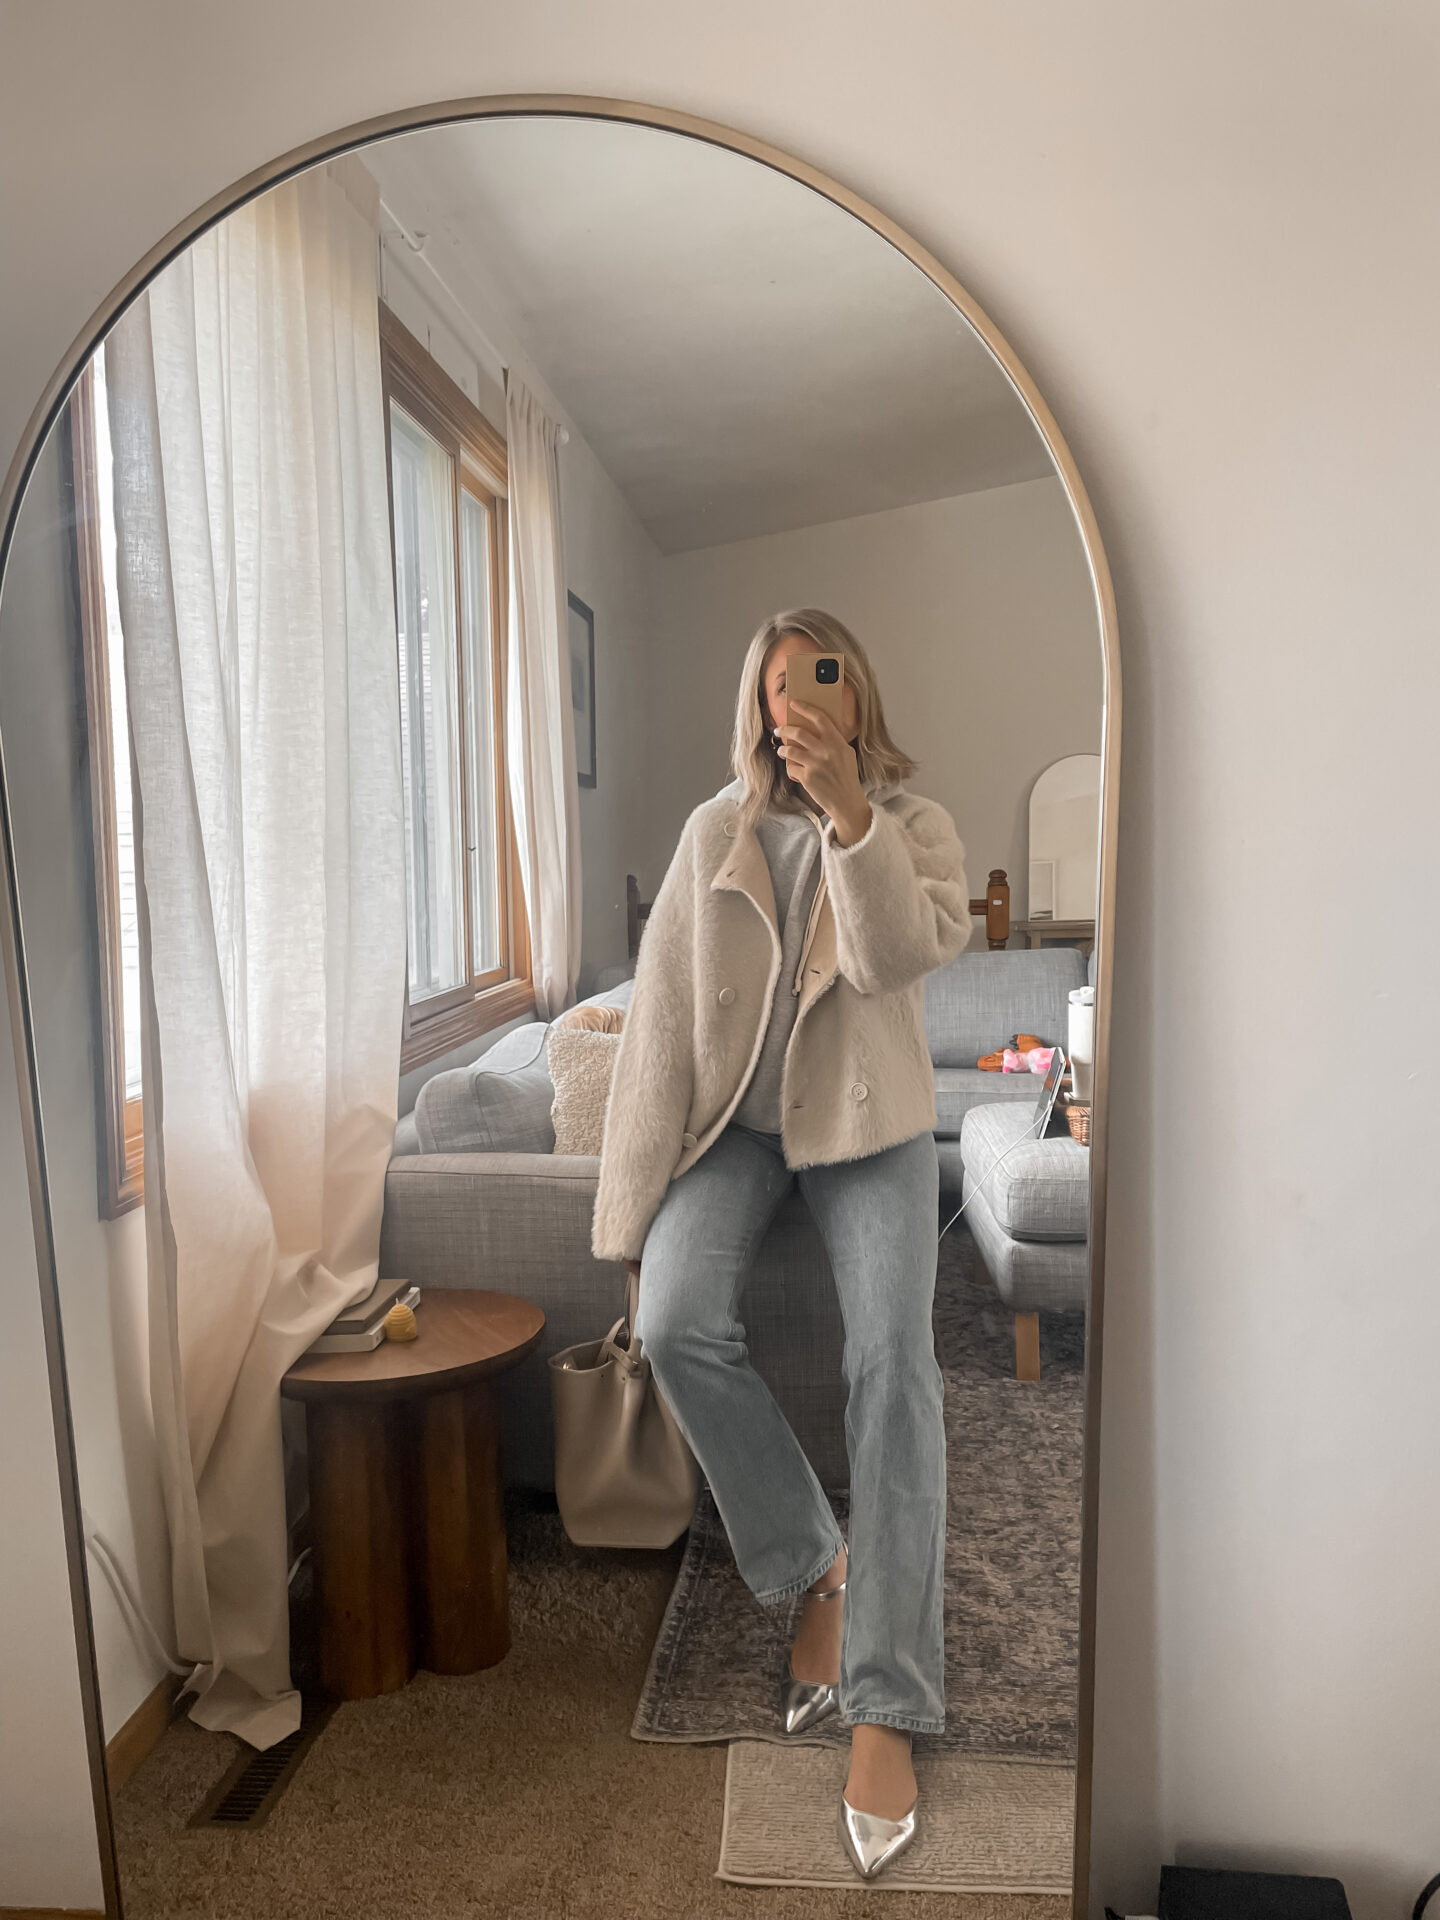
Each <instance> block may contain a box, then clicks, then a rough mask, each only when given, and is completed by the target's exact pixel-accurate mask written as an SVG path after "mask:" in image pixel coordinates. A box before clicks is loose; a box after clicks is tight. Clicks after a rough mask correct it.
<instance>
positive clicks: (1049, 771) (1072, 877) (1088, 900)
mask: <svg viewBox="0 0 1440 1920" xmlns="http://www.w3.org/2000/svg"><path fill="white" fill-rule="evenodd" d="M1101 767H1102V763H1101V759H1100V755H1099V754H1098V753H1072V754H1067V755H1066V757H1065V758H1064V759H1063V760H1056V761H1054V762H1052V764H1051V765H1050V766H1048V767H1046V769H1045V771H1044V772H1043V773H1042V774H1041V775H1040V777H1039V779H1037V780H1036V782H1035V784H1034V786H1033V787H1032V788H1031V789H1030V900H1029V914H1030V919H1031V920H1032V921H1040V920H1051V921H1058V922H1059V923H1060V924H1061V925H1062V926H1069V925H1071V924H1072V923H1074V924H1077V925H1078V924H1081V923H1083V922H1085V921H1089V922H1091V923H1092V925H1093V922H1094V918H1095V902H1096V899H1097V898H1098V895H1099V888H1100V879H1099V875H1100V778H1101Z"/></svg>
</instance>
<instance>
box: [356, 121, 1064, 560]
mask: <svg viewBox="0 0 1440 1920" xmlns="http://www.w3.org/2000/svg"><path fill="white" fill-rule="evenodd" d="M365 162H366V165H367V166H368V167H369V168H370V170H371V171H372V173H374V174H375V175H376V177H377V179H378V180H379V182H380V187H381V192H382V195H383V197H384V200H385V202H386V205H387V206H388V207H389V208H390V210H391V211H392V212H393V213H394V214H395V215H396V216H397V218H398V219H399V220H400V221H401V222H403V223H404V225H405V226H407V227H408V228H409V229H410V230H411V232H412V234H414V235H417V236H418V235H421V234H423V235H425V236H426V239H425V247H424V253H425V258H426V261H427V262H428V263H429V265H430V266H431V267H432V268H433V269H434V271H435V272H436V273H437V274H438V275H440V277H441V278H442V279H443V280H444V281H445V283H446V284H447V285H448V286H449V287H450V289H451V290H452V292H453V293H454V294H455V295H456V297H457V298H458V299H459V301H460V302H461V304H462V305H463V306H465V307H466V308H467V310H468V311H469V312H470V313H471V314H472V315H476V316H479V315H487V314H488V315H492V316H498V317H499V319H500V322H501V326H502V330H503V331H505V332H507V333H508V335H509V338H510V340H511V341H512V342H514V343H515V344H516V345H517V346H519V347H520V348H521V349H522V350H523V352H524V355H525V357H526V358H527V359H529V360H530V361H531V363H532V364H533V365H534V366H535V367H536V368H537V369H538V371H539V372H540V373H541V374H542V375H543V377H544V379H545V381H546V383H547V384H548V385H549V387H550V388H551V390H552V392H553V393H554V395H555V397H556V399H557V400H559V402H560V403H561V404H562V406H563V407H564V408H565V409H566V411H567V412H568V413H569V415H570V417H571V419H572V420H573V421H574V423H575V424H576V426H577V427H578V428H579V429H580V431H581V432H582V433H583V434H584V436H585V438H586V440H587V441H588V442H589V443H590V445H591V447H592V448H593V450H594V452H595V453H596V455H597V456H598V458H599V460H600V461H601V463H602V464H603V466H604V467H605V469H606V471H607V472H608V473H609V474H610V476H611V478H612V479H613V480H614V481H615V483H616V484H617V486H618V487H619V488H620V490H621V491H622V492H623V493H624V495H625V496H626V498H627V499H628V500H629V502H630V504H631V506H632V507H633V509H634V511H635V513H636V514H637V515H638V517H639V519H640V520H641V522H642V523H643V524H644V526H645V527H646V528H647V530H648V531H649V533H650V535H651V537H652V539H653V540H654V541H655V543H656V545H657V546H658V547H659V548H660V550H661V551H662V552H663V553H675V552H681V551H685V550H687V549H691V548H695V547H707V546H717V545H720V544H722V543H725V542H729V541H733V540H742V539H747V538H750V537H751V536H754V535H757V534H763V533H774V532H780V531H784V530H788V529H790V528H794V527H801V526H814V525H818V524H820V523H822V522H825V521H831V520H840V519H848V518H850V517H851V516H853V515H857V514H866V513H876V512H879V511H882V510H883V509H885V508H889V507H898V506H906V505H911V504H914V503H915V502H917V501H921V500H934V499H942V498H947V497H949V496H951V495H954V494H959V493H970V492H974V491H977V490H978V489H981V488H987V487H997V486H1006V485H1008V484H1010V483H1011V482H1013V481H1017V480H1029V479H1035V478H1038V477H1040V476H1042V475H1045V474H1048V473H1050V472H1051V471H1052V468H1051V464H1050V460H1049V457H1048V455H1047V454H1046V452H1045V449H1044V447H1043V445H1042V444H1041V442H1040V440H1039V437H1038V436H1037V434H1036V433H1035V431H1034V428H1033V427H1032V425H1031V424H1030V420H1029V417H1028V415H1027V414H1026V413H1025V410H1024V408H1023V407H1022V406H1021V404H1020V402H1019V401H1018V400H1017V399H1016V397H1015V395H1014V394H1013V392H1012V391H1011V389H1010V386H1009V383H1008V382H1007V381H1006V379H1005V377H1004V376H1003V374H1002V373H1001V372H1000V370H999V369H998V367H997V366H996V365H995V363H994V361H993V360H992V359H991V358H990V355H989V353H988V352H987V351H986V350H985V348H984V347H983V346H982V345H981V344H980V343H979V341H978V340H977V339H976V337H975V336H974V334H973V333H972V332H971V331H970V329H969V328H968V327H967V326H966V324H965V323H964V321H963V320H962V319H961V318H960V316H959V315H958V314H957V313H956V311H955V309H954V308H953V307H952V306H951V305H950V303H949V302H948V301H947V300H946V299H945V298H944V297H943V295H941V294H940V293H939V292H938V291H937V290H936V288H935V287H934V286H933V285H932V284H931V282H930V281H929V280H927V279H926V278H925V276H924V275H923V274H922V273H921V272H920V271H919V270H918V269H917V268H915V267H914V266H912V265H911V264H910V262H909V261H907V260H906V259H905V258H904V257H903V255H901V254H899V253H897V252H896V251H895V249H894V248H892V247H891V246H889V245H888V243H887V242H885V241H884V240H882V239H881V238H880V237H879V236H878V235H877V234H875V233H873V232H872V231H871V230H870V229H869V228H868V227H866V226H864V225H863V224H862V223H861V222H860V221H858V220H856V219H854V218H853V217H852V216H851V215H849V214H847V213H845V212H843V211H842V210H841V209H839V208H837V207H835V206H833V205H832V204H831V203H830V202H829V201H828V200H826V199H824V198H823V197H822V196H821V195H819V194H817V193H815V192H812V191H811V190H810V189H809V188H806V187H802V186H800V185H799V184H798V183H797V182H795V181H793V180H791V179H789V178H787V177H786V176H785V175H783V174H780V173H776V172H774V171H773V170H772V169H771V168H769V167H766V166H763V165H760V164H758V163H756V162H754V161H750V160H746V159H744V158H742V157H741V156H739V155H737V154H734V153H731V152H729V151H728V150H726V149H724V148H720V147H712V146H709V145H707V144H706V143H704V142H703V141H699V140H695V139H691V138H688V137H685V136H682V135H677V134H669V133H663V132H660V131H657V130H656V129H653V128H649V127H634V126H627V125H623V124H620V123H616V122H607V121H599V120H581V119H567V118H560V117H548V118H515V119H511V120H492V121H480V122H474V123H471V124H468V125H464V126H457V127H447V128H438V129H434V130H431V131H427V132H424V133H418V134H408V135H405V136H404V137H402V138H400V139H397V140H392V141H387V142H385V143H384V144H383V145H380V146H376V147H374V148H371V149H369V150H367V152H366V154H365ZM482 324H483V323H482Z"/></svg>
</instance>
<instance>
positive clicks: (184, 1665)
mask: <svg viewBox="0 0 1440 1920" xmlns="http://www.w3.org/2000/svg"><path fill="white" fill-rule="evenodd" d="M81 1519H82V1520H83V1522H84V1525H85V1544H86V1546H87V1547H89V1549H90V1551H91V1553H93V1554H94V1556H95V1559H96V1560H97V1562H98V1563H99V1566H100V1570H101V1572H102V1573H103V1574H104V1575H105V1578H106V1579H107V1580H108V1581H109V1582H110V1586H111V1589H112V1591H113V1592H114V1595H115V1599H116V1602H117V1604H118V1605H119V1608H120V1611H121V1613H122V1614H123V1616H124V1618H125V1624H126V1625H127V1626H128V1627H129V1629H130V1631H131V1633H132V1634H134V1636H135V1638H136V1640H137V1641H138V1642H139V1643H140V1645H141V1646H142V1647H144V1648H145V1649H146V1651H147V1652H149V1653H150V1654H151V1655H152V1656H153V1657H154V1658H155V1659H156V1660H158V1661H159V1662H160V1664H161V1665H162V1666H163V1667H164V1668H165V1669H166V1671H167V1672H169V1673H175V1674H189V1673H192V1672H193V1671H194V1662H193V1661H181V1660H177V1659H176V1658H175V1656H174V1654H172V1653H170V1652H168V1651H167V1649H166V1646H165V1643H164V1641H163V1640H162V1639H161V1638H160V1636H159V1634H158V1633H157V1632H156V1631H155V1629H154V1627H152V1626H151V1624H150V1621H149V1620H148V1618H147V1617H146V1614H145V1609H144V1608H143V1607H142V1606H141V1604H140V1602H139V1600H138V1599H137V1598H136V1597H135V1590H134V1588H133V1587H132V1586H131V1585H130V1582H129V1580H128V1578H127V1577H126V1574H125V1569H124V1568H123V1567H122V1566H121V1564H120V1562H119V1559H118V1558H117V1556H116V1553H115V1549H114V1548H113V1547H112V1546H111V1544H110V1542H109V1541H108V1540H107V1539H106V1538H105V1536H104V1534H103V1533H101V1531H100V1529H99V1528H98V1527H97V1526H96V1525H95V1522H94V1521H93V1520H92V1519H91V1517H90V1515H89V1514H88V1513H86V1512H85V1511H84V1509H83V1508H82V1509H81Z"/></svg>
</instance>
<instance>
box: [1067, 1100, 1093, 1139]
mask: <svg viewBox="0 0 1440 1920" xmlns="http://www.w3.org/2000/svg"><path fill="white" fill-rule="evenodd" d="M1065 1119H1066V1121H1067V1123H1068V1124H1069V1128H1070V1138H1071V1139H1072V1140H1078V1141H1079V1143H1080V1145H1081V1146H1082V1147H1088V1146H1089V1144H1090V1109H1089V1107H1066V1109H1065Z"/></svg>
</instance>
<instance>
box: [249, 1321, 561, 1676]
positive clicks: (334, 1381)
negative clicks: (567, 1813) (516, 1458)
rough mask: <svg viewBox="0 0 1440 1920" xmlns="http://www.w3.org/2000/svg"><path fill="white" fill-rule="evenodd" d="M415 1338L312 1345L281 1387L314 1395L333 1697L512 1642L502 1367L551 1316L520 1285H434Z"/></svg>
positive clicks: (486, 1656)
mask: <svg viewBox="0 0 1440 1920" xmlns="http://www.w3.org/2000/svg"><path fill="white" fill-rule="evenodd" d="M415 1319H416V1323H417V1325H418V1326H419V1329H420V1333H419V1337H418V1339H415V1340H412V1341H409V1342H406V1343H404V1344H399V1343H396V1342H394V1341H388V1340H386V1341H382V1342H381V1344H380V1345H379V1346H378V1347H376V1348H375V1349H374V1351H373V1352H371V1353H326V1354H307V1355H306V1356H304V1358H302V1359H300V1360H297V1361H296V1363H295V1365H294V1366H293V1367H291V1369H290V1371H289V1372H288V1373H287V1374H286V1375H285V1378H284V1380H283V1381H282V1382H281V1387H280V1391H281V1393H282V1394H284V1395H285V1396H286V1397H287V1398H288V1399H291V1400H300V1401H303V1402H304V1405H305V1431H306V1439H307V1442H308V1448H309V1471H310V1521H311V1527H312V1532H313V1545H314V1560H315V1597H316V1603H317V1607H318V1613H319V1618H318V1622H317V1626H318V1638H319V1644H320V1681H321V1685H322V1686H323V1688H324V1689H325V1691H326V1693H328V1694H329V1695H330V1696H331V1697H332V1698H333V1699H336V1700H368V1699H371V1698H372V1697H373V1696H374V1695H376V1694H379V1693H393V1692H394V1691H395V1689H396V1688H397V1687H403V1686H404V1685H405V1683H406V1682H407V1681H408V1680H409V1679H410V1677H411V1675H412V1674H413V1673H414V1672H415V1670H416V1668H417V1667H420V1666H424V1667H428V1668H429V1669H430V1670H431V1671H432V1672H433V1673H475V1672H477V1671H478V1670H479V1669H480V1668H481V1667H491V1666H494V1664H495V1662H496V1661H497V1660H501V1659H503V1658H504V1656H505V1654H506V1652H507V1651H508V1650H509V1646H510V1605H509V1587H508V1578H507V1566H506V1558H505V1519H504V1510H503V1507H502V1505H501V1498H500V1471H499V1446H498V1440H497V1433H496V1425H495V1407H494V1400H493V1396H492V1393H491V1389H490V1382H491V1380H492V1378H493V1377H494V1376H495V1375H496V1374H497V1373H500V1372H502V1371H503V1370H504V1369H505V1368H507V1367H513V1366H514V1365H515V1364H516V1363H517V1362H518V1361H520V1360H523V1359H524V1357H525V1355H526V1354H527V1353H529V1352H530V1350H531V1349H532V1348H533V1347H534V1346H535V1344H536V1342H537V1341H538V1340H539V1338H540V1335H541V1333H542V1332H543V1330H544V1327H545V1315H544V1314H543V1313H542V1312H541V1311H540V1309H539V1307H537V1306H535V1305H533V1304H532V1302H530V1301H529V1300H522V1299H520V1298H519V1297H518V1295H516V1294H512V1293H481V1292H471V1291H469V1290H468V1289H459V1288H455V1289H440V1288H426V1289H424V1290H423V1291H422V1293H421V1296H420V1305H419V1306H418V1307H417V1308H416V1311H415Z"/></svg>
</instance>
